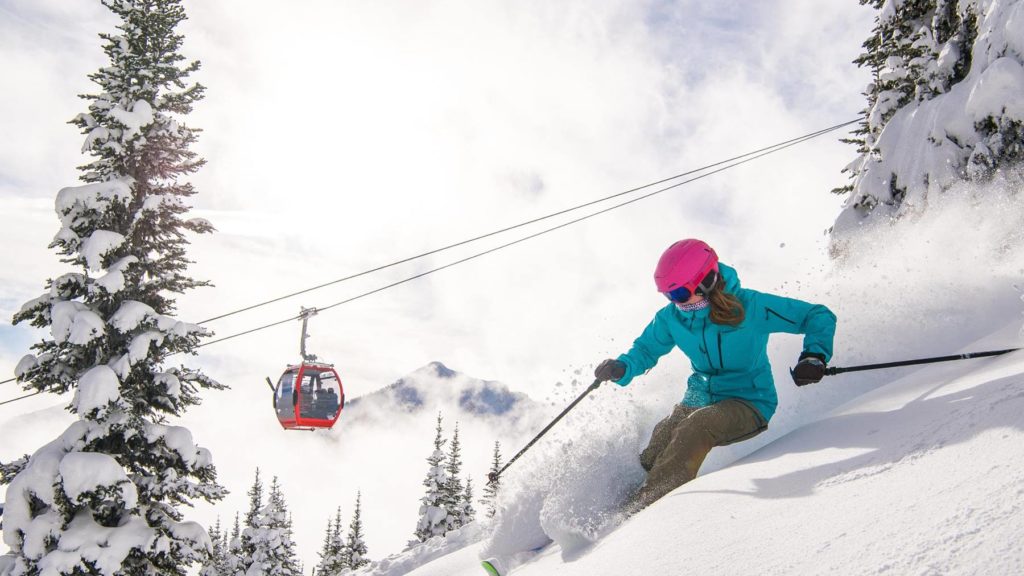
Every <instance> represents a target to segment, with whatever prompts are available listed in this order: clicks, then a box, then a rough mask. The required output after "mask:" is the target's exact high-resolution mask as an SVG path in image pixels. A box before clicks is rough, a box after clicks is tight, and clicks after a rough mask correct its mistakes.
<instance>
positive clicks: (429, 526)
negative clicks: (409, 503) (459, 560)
mask: <svg viewBox="0 0 1024 576" xmlns="http://www.w3.org/2000/svg"><path fill="white" fill-rule="evenodd" d="M441 422H442V418H441V414H440V413H439V414H438V415H437V428H436V431H435V432H436V433H435V434H434V451H433V452H431V453H430V457H429V458H427V464H428V468H427V476H426V478H424V479H423V487H424V488H425V489H426V493H425V494H424V495H423V497H422V498H420V517H419V520H418V521H417V522H416V540H413V541H412V542H410V543H409V544H410V546H411V545H414V544H416V543H418V542H426V541H427V540H429V539H430V538H433V537H434V536H444V535H445V533H446V532H447V531H448V516H449V509H448V507H447V504H448V498H446V494H445V488H446V487H447V486H448V476H447V474H446V473H445V455H444V443H445V440H444V437H443V432H444V431H443V429H442V428H441Z"/></svg>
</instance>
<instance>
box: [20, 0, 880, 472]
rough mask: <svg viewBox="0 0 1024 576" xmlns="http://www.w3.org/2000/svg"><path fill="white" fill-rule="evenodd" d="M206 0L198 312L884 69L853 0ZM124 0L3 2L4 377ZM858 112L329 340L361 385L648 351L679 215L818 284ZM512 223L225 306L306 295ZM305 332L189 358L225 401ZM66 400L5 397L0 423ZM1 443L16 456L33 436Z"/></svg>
mask: <svg viewBox="0 0 1024 576" xmlns="http://www.w3.org/2000/svg"><path fill="white" fill-rule="evenodd" d="M185 7H186V10H187V11H188V14H189V16H190V19H189V20H188V21H187V22H186V23H185V24H184V25H183V26H182V27H181V29H180V31H181V32H182V33H184V34H185V37H186V39H185V45H184V49H183V52H184V54H185V55H186V56H187V57H189V58H195V59H199V60H201V61H202V64H203V68H202V70H201V71H200V72H199V73H197V74H196V75H195V79H196V80H198V81H199V82H201V83H202V84H204V85H205V86H206V87H207V88H208V92H207V98H206V99H205V100H204V101H202V102H200V103H199V104H198V106H197V108H196V111H195V112H194V113H193V114H192V115H191V116H190V117H189V118H188V119H187V121H188V123H189V124H190V125H192V126H195V127H199V128H202V129H203V133H202V135H201V139H200V142H199V144H198V145H197V146H196V147H195V151H197V152H198V153H200V154H201V155H202V156H203V157H204V158H206V160H207V161H208V165H207V166H206V167H204V168H203V169H202V171H201V172H200V173H199V174H198V175H196V176H195V177H194V178H193V179H192V181H193V182H194V184H195V185H196V187H197V189H198V191H199V195H198V196H197V197H196V198H195V201H194V205H195V210H194V213H195V214H196V215H198V216H202V217H205V218H208V219H209V220H210V221H211V222H212V223H213V224H214V225H215V226H216V227H217V228H218V232H217V233H216V234H213V235H209V236H207V237H203V238H198V239H196V240H195V242H194V244H193V249H192V252H191V257H192V258H193V259H194V260H195V261H196V264H195V265H193V266H192V268H191V271H192V273H193V274H194V275H195V276H196V277H199V278H205V279H209V280H211V281H212V282H213V283H214V284H215V285H216V287H215V288H209V289H204V290H198V291H195V292H194V293H193V294H189V295H187V296H185V297H183V298H181V299H180V300H179V304H180V306H179V312H180V317H181V318H182V319H183V320H187V321H199V320H202V319H205V318H208V317H210V316H213V315H216V314H219V313H222V312H225V311H228V310H232V309H235V308H237V307H239V306H242V305H246V304H249V303H254V302H258V301H262V300H265V299H267V298H271V297H276V296H279V295H282V294H285V293H288V292H291V291H294V290H297V289H301V288H305V287H308V286H311V285H315V284H320V283H323V282H325V281H328V280H332V279H336V278H340V277H343V276H347V275H349V274H352V273H355V272H359V271H362V270H365V269H367V268H372V267H375V266H377V265H380V264H383V263H387V262H391V261H394V260H398V259H402V258H405V257H408V256H410V255H413V254H417V253H420V252H423V251H426V250H429V249H432V248H436V247H439V246H443V245H447V244H450V243H452V242H456V241H459V240H462V239H465V238H468V237H471V236H476V235H479V234H482V233H486V232H489V231H492V230H495V229H498V228H502V227H505V226H509V225H512V224H516V223H518V222H521V221H525V220H529V219H531V218H535V217H537V216H540V215H543V214H547V213H549V212H554V211H556V210H560V209H562V208H565V207H568V206H572V205H575V204H579V203H582V202H585V201H589V200H593V199H596V198H599V197H603V196H607V195H610V194H613V193H615V192H619V191H622V190H625V189H628V188H632V187H634V186H637V185H641V184H645V183H648V182H651V181H654V180H658V179H661V178H664V177H666V176H669V175H673V174H678V173H680V172H683V171H686V170H688V169H691V168H695V167H698V166H702V165H705V164H708V163H711V162H715V161H718V160H721V159H724V158H728V157H730V156H734V155H736V154H739V153H743V152H747V151H750V150H753V149H756V148H760V147H763V146H766V145H769V144H772V143H775V142H778V141H782V140H786V139H789V138H792V137H794V136H797V135H800V134H804V133H807V132H811V131H814V130H817V129H820V128H823V127H827V126H831V125H834V124H837V123H840V122H844V121H847V120H851V119H853V118H855V117H856V116H857V114H858V112H859V111H860V110H861V109H862V108H863V106H864V98H863V96H862V95H861V92H862V90H863V89H864V87H865V85H866V84H867V81H868V77H867V74H866V72H865V71H863V70H859V69H858V68H856V67H855V66H854V65H853V64H851V60H852V59H853V58H855V57H856V56H857V54H858V53H859V50H860V44H861V43H862V42H863V40H864V39H865V38H866V36H867V34H868V33H869V31H870V28H871V19H872V16H873V15H872V12H871V10H870V9H868V8H865V7H863V6H861V5H860V4H859V3H858V2H857V1H856V0H843V1H835V2H821V1H820V0H786V1H782V0H772V1H762V2H745V1H739V0H736V1H720V2H714V3H709V2H699V1H686V0H684V1H679V2H649V1H643V2H642V1H625V0H621V1H613V0H600V1H599V0H566V1H561V2H552V1H550V0H520V1H516V2H511V1H499V0H473V1H467V0H462V1H458V0H448V1H443V0H419V1H416V2H398V1H393V0H375V1H372V2H371V1H364V2H353V1H333V2H332V1H328V0H295V1H292V2H288V3H280V2H273V3H271V2H253V1H251V0H221V1H218V2H197V1H186V2H185ZM113 24H114V20H113V19H112V17H111V16H110V15H109V14H107V13H106V10H105V9H104V8H103V7H102V6H101V5H100V3H99V2H87V1H84V0H76V1H68V0H0V81H2V83H3V90H0V118H2V120H0V128H2V135H3V137H2V138H0V201H2V206H3V209H2V210H0V245H2V246H3V251H2V256H0V258H2V265H0V320H2V322H0V376H3V378H6V377H9V375H10V374H11V373H12V371H13V367H14V365H15V364H16V363H17V361H18V359H19V358H20V357H21V356H22V355H23V354H25V353H26V352H27V348H28V346H29V344H30V343H31V342H32V341H33V340H35V339H37V338H38V337H39V333H37V332H35V331H33V330H32V329H30V328H29V327H26V326H15V327H12V326H10V324H9V321H10V318H11V316H12V315H13V313H14V312H15V311H17V310H18V309H19V307H20V306H21V304H22V303H24V302H25V301H27V300H28V299H31V298H34V297H36V296H38V295H39V294H40V293H41V292H42V291H43V287H44V283H45V280H46V278H49V277H53V276H55V275H57V274H61V273H64V272H66V271H68V270H67V269H66V267H64V266H63V265H62V264H61V263H60V262H59V260H58V258H57V257H56V256H55V254H54V253H53V252H52V251H51V250H49V249H48V248H47V244H48V243H49V241H50V239H51V238H52V237H53V235H54V234H55V233H56V232H57V230H58V221H57V218H56V216H55V214H54V212H53V200H54V198H55V196H56V194H57V191H58V190H59V189H60V188H62V187H65V186H73V185H76V184H77V172H76V170H75V167H76V166H77V165H80V164H83V163H84V162H85V160H86V159H85V157H83V156H82V155H81V154H80V148H81V144H82V141H83V137H82V136H81V135H80V134H78V133H77V130H76V129H75V128H74V127H73V126H70V125H68V124H67V123H66V122H67V121H68V120H70V119H71V118H72V117H74V116H75V115H76V114H78V113H79V112H82V111H83V110H84V109H85V103H84V102H83V101H81V100H79V99H77V98H76V94H79V93H85V92H91V91H92V90H93V86H92V85H91V84H90V82H89V80H88V79H87V75H88V74H89V73H91V72H92V71H94V70H96V69H97V68H98V67H99V66H102V65H103V64H104V56H103V53H102V51H101V48H100V46H101V43H100V40H99V39H98V38H97V36H96V35H97V33H99V32H101V31H109V30H111V27H112V25H113ZM839 136H840V134H838V133H837V134H834V135H829V136H826V137H824V138H821V139H818V140H815V141H814V142H812V143H809V144H804V145H801V146H799V147H795V148H792V149H790V150H787V151H784V152H781V153H779V154H776V155H773V156H771V157H769V158H766V159H763V160H759V161H756V162H753V163H751V164H748V165H745V166H742V167H739V168H736V169H733V170H730V171H727V172H724V173H722V174H718V175H715V176H711V177H709V178H707V179H705V180H701V181H699V182H695V183H693V184H690V185H687V186H684V187H681V188H679V189H677V190H674V191H672V192H668V193H665V194H661V195H659V196H656V197H654V198H651V199H648V200H644V201H643V202H639V203H637V204H634V205H631V206H629V207H626V208H623V209H620V210H616V211H613V212H611V213H609V214H605V215H602V216H599V217H596V218H594V219H592V220H589V221H587V222H585V223H582V224H577V225H574V226H571V227H569V228H566V229H563V230H560V231H557V232H554V233H552V234H549V235H546V236H543V237H540V238H538V239H535V240H531V241H529V242H527V243H524V244H522V245H518V246H515V247H512V248H509V249H507V250H503V251H500V252H498V253H496V254H493V255H490V256H487V257H485V258H481V259H478V260H474V261H472V262H469V263H466V264H462V265H460V266H457V267H454V268H452V269H449V270H444V271H442V272H439V273H437V274H434V275H431V276H429V277H426V278H423V279H419V280H416V281H413V282H410V283H408V284H404V285H402V286H400V287H397V288H394V289H391V290H387V291H385V292H383V293H380V294H376V295H373V296H370V297H367V298H365V299H362V300H359V301H356V302H353V303H351V304H348V305H345V306H341V307H338V308H335V309H332V310H330V311H328V312H325V313H324V314H322V315H320V316H318V317H317V318H315V319H314V320H313V321H312V324H311V326H310V332H311V335H312V339H311V340H310V342H309V346H310V348H311V350H312V351H313V352H315V353H317V354H319V355H320V356H321V357H322V358H324V359H326V360H328V361H331V362H334V363H335V364H336V366H337V367H338V370H339V372H340V373H341V376H342V379H343V381H344V382H345V383H346V387H347V391H348V394H349V395H350V396H352V395H358V394H362V393H366V392H369V391H372V390H375V389H377V388H380V387H382V386H384V385H387V384H389V383H391V382H393V381H394V380H396V379H397V378H400V377H401V376H403V375H405V374H407V373H409V372H411V371H413V370H415V369H417V368H419V367H420V366H423V365H424V364H426V363H428V362H430V361H433V360H438V361H442V362H444V363H445V364H447V365H448V366H450V367H452V368H454V369H456V370H459V371H461V372H464V373H467V374H470V375H472V376H475V377H478V378H485V379H492V380H499V381H502V382H505V383H508V384H509V385H510V386H511V387H513V388H515V389H518V390H522V391H525V392H527V393H530V394H531V395H533V396H536V397H543V396H544V395H545V393H546V391H547V390H549V389H550V387H551V386H552V385H553V384H554V383H555V382H557V381H559V380H562V379H564V378H565V377H566V374H567V373H569V374H571V373H572V372H573V371H575V370H581V369H582V370H584V372H586V371H589V370H590V369H591V366H592V365H593V364H594V363H596V362H597V361H600V360H601V359H603V358H605V357H607V356H614V355H617V354H618V353H620V352H623V351H625V349H627V348H628V346H629V343H630V342H631V341H632V339H633V338H634V337H635V336H636V335H637V334H639V332H640V330H641V329H642V328H643V327H644V325H645V324H646V323H647V322H648V321H649V319H650V317H651V316H652V314H653V313H654V311H655V310H656V309H657V308H659V307H661V306H662V305H663V304H664V299H663V297H661V296H660V295H658V294H657V293H656V292H655V290H654V284H653V281H652V278H651V274H652V272H653V267H654V264H655V263H656V262H657V259H658V256H659V255H660V253H661V251H662V250H663V249H664V248H665V247H667V246H668V245H669V244H671V243H672V242H674V241H675V240H678V239H681V238H686V237H700V238H703V239H705V240H707V241H708V242H709V243H711V244H712V245H713V246H715V247H716V248H717V249H718V252H719V254H720V256H721V258H722V259H723V261H726V262H729V263H732V264H734V265H736V266H738V267H739V272H740V275H741V277H742V279H743V281H744V284H745V285H747V286H749V287H753V288H758V289H762V290H767V291H782V292H783V293H786V294H788V295H792V296H797V297H800V296H807V295H808V294H809V292H807V289H808V287H807V286H806V284H807V282H806V280H807V279H808V278H810V277H811V276H810V275H811V274H812V273H813V274H817V273H818V272H820V271H821V270H822V269H823V268H826V267H828V266H829V265H830V264H829V263H828V259H827V257H826V250H825V246H826V237H825V236H824V234H823V232H824V230H825V229H827V228H828V227H829V226H830V225H831V224H832V221H833V220H834V218H835V216H836V215H837V214H838V212H839V209H840V206H841V202H842V199H841V198H839V197H836V196H834V195H831V194H829V193H828V191H829V190H830V189H831V188H833V187H836V186H840V185H842V184H845V182H846V177H845V176H844V175H843V174H841V173H840V170H841V169H842V168H843V167H844V166H845V165H846V164H847V163H849V162H850V161H852V160H853V158H854V148H853V147H852V146H849V145H845V144H842V143H839V142H838V138H839ZM563 220H564V219H563ZM563 220H559V221H563ZM539 229H540V228H537V227H534V228H530V229H529V230H526V231H520V232H521V233H522V234H526V233H529V232H532V231H536V230H539ZM518 235H519V232H517V233H513V234H512V235H510V236H507V237H502V238H496V239H492V240H490V241H487V242H484V243H481V244H480V245H479V246H472V247H468V248H466V249H461V250H456V251H452V252H450V253H444V254H440V255H437V256H433V257H430V258H427V259H424V260H421V261H418V262H415V263H411V264H409V265H405V266H401V267H396V268H394V269H391V270H388V271H386V272H384V273H382V274H378V275H374V276H372V277H368V278H364V279H360V280H359V281H355V282H351V283H346V284H342V285H338V286H334V287H331V288H328V289H324V290H321V291H318V292H315V293H311V294H307V295H304V296H302V297H300V298H295V299H291V300H288V301H286V302H283V303H279V304H275V305H272V306H268V307H265V308H261V309H259V310H256V311H253V312H250V313H247V314H243V315H239V316H236V317H232V318H230V319H226V320H223V321H218V322H215V323H213V324H211V327H212V328H213V329H215V330H216V331H217V332H218V334H219V335H228V334H232V333H235V332H238V331H241V330H245V329H249V328H252V327H255V326H259V325H262V324H266V323H269V322H272V321H276V320H281V319H284V318H288V317H290V316H293V315H295V314H296V313H297V312H298V310H299V306H300V305H303V306H307V307H308V306H320V307H322V306H326V305H329V304H332V303H334V302H338V301H341V300H343V299H345V298H348V297H350V296H352V295H355V294H359V293H362V292H364V291H367V290H370V289H373V288H376V287H379V286H381V285H384V284H387V283H389V282H393V281H396V280H399V279H402V278H406V277H408V276H411V275H413V274H416V273H420V272H422V271H424V270H427V269H430V268H432V267H436V266H440V265H443V264H446V263H448V262H451V261H453V260H457V259H459V258H462V257H465V256H467V255H470V254H473V253H475V252H476V251H478V250H482V249H485V248H487V247H490V246H494V245H496V244H500V243H503V242H505V241H509V240H511V239H513V238H515V237H518ZM801 280H804V282H803V283H801ZM298 336H299V326H298V324H297V323H295V324H289V325H287V326H281V327H277V328H273V329H270V330H266V331H262V332H259V333H257V334H253V335H251V336H246V337H243V338H238V339H235V340H231V341H229V342H224V343H222V344H216V345H213V346H210V347H209V348H204V349H203V350H202V353H201V354H200V355H199V357H198V358H197V359H196V362H197V363H199V364H200V365H202V366H203V367H204V368H205V370H206V371H207V373H208V374H210V375H211V376H213V377H214V378H217V379H220V380H221V381H223V382H225V383H226V384H229V385H231V386H232V387H233V388H234V391H233V392H232V393H231V394H232V395H231V396H230V398H232V399H231V400H230V401H228V400H227V398H229V396H227V395H224V396H222V397H212V398H210V399H208V400H207V402H208V403H211V404H212V405H214V406H218V404H219V403H222V404H223V410H224V413H225V414H230V413H231V411H232V410H238V409H240V408H239V405H238V404H237V403H236V401H237V400H238V398H239V397H242V398H244V397H245V396H244V395H245V394H248V393H249V392H248V391H249V390H251V397H252V406H253V407H254V408H253V409H254V410H256V409H257V408H256V407H259V408H258V409H262V407H265V406H267V405H268V403H267V402H266V387H265V384H264V383H263V382H262V379H263V377H264V376H271V377H275V376H276V375H277V374H278V373H280V371H281V369H282V368H283V367H284V366H285V364H287V363H289V362H293V361H295V360H296V359H297V357H298ZM3 378H0V379H3ZM11 386H12V385H10V384H8V385H6V388H5V389H4V390H3V391H2V393H0V399H6V398H9V397H10V396H11V395H13V394H14V393H15V392H16V391H14V390H12V388H11ZM239 395H242V396H239ZM57 402H58V401H56V400H54V399H52V398H43V399H33V400H32V401H29V402H22V403H18V404H15V405H12V406H13V407H15V408H13V409H12V406H3V407H0V420H4V419H6V418H10V417H13V416H14V414H15V413H18V411H19V410H20V411H26V410H33V409H39V408H43V407H46V406H52V405H54V404H55V403H57ZM266 418H267V419H269V421H268V426H270V427H271V429H272V427H274V426H276V423H274V422H273V420H272V415H271V413H270V411H269V410H268V411H267V412H266ZM275 432H276V431H275ZM54 435H56V431H55V432H54ZM197 440H198V441H199V442H200V443H201V444H202V443H203V442H204V441H203V438H201V437H199V438H197ZM0 443H2V444H3V446H2V448H3V449H2V450H0V459H3V458H6V457H10V456H12V455H16V454H21V453H24V452H26V451H31V450H33V449H34V448H35V446H21V445H17V444H18V442H17V441H16V440H13V439H11V438H4V439H2V440H0ZM218 466H230V464H228V463H224V462H223V461H222V460H218ZM249 473H251V471H246V472H245V474H249Z"/></svg>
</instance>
